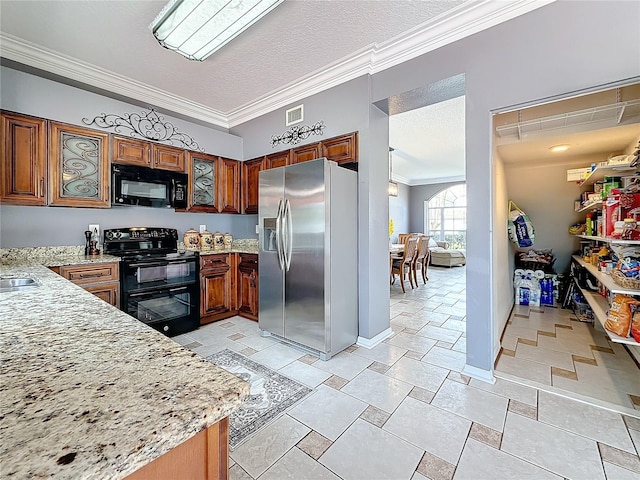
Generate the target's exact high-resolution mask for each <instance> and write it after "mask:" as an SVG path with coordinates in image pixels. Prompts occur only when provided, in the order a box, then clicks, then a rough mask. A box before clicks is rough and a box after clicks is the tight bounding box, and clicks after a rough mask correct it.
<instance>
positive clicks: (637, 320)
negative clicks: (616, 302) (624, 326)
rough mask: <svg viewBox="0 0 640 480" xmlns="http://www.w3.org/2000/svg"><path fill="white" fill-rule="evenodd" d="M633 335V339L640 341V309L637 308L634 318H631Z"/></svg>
mask: <svg viewBox="0 0 640 480" xmlns="http://www.w3.org/2000/svg"><path fill="white" fill-rule="evenodd" d="M631 336H632V337H633V339H634V340H635V341H636V342H638V343H640V309H636V310H635V312H633V319H632V320H631Z"/></svg>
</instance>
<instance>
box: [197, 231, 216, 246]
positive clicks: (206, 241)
mask: <svg viewBox="0 0 640 480" xmlns="http://www.w3.org/2000/svg"><path fill="white" fill-rule="evenodd" d="M212 248H213V234H212V233H211V232H209V231H207V230H205V231H204V232H202V233H201V234H200V249H202V250H211V249H212Z"/></svg>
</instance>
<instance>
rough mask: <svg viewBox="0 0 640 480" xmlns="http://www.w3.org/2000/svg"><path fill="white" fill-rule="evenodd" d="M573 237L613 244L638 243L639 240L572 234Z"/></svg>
mask: <svg viewBox="0 0 640 480" xmlns="http://www.w3.org/2000/svg"><path fill="white" fill-rule="evenodd" d="M574 237H579V238H584V239H586V240H594V241H596V242H604V243H613V244H615V245H640V240H622V239H620V238H611V237H596V236H594V235H574Z"/></svg>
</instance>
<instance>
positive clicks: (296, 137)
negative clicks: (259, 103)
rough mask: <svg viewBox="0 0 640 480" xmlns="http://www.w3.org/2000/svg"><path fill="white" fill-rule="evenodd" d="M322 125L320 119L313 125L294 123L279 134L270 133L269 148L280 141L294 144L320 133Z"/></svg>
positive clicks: (323, 125)
mask: <svg viewBox="0 0 640 480" xmlns="http://www.w3.org/2000/svg"><path fill="white" fill-rule="evenodd" d="M324 127H325V124H324V121H322V120H320V121H319V122H316V123H314V124H313V125H294V126H292V127H289V130H288V131H286V132H284V133H283V134H282V135H280V136H276V135H271V148H275V147H276V146H277V145H279V144H280V143H290V144H291V145H295V144H297V143H300V142H301V141H302V140H304V139H306V138H309V137H310V136H311V135H322V131H323V130H324Z"/></svg>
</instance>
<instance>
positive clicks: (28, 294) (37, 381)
mask: <svg viewBox="0 0 640 480" xmlns="http://www.w3.org/2000/svg"><path fill="white" fill-rule="evenodd" d="M58 261H59V260H58ZM3 263H5V265H0V275H1V276H29V277H32V278H35V279H36V280H37V281H38V282H39V283H40V286H38V287H32V288H29V289H24V290H21V291H14V292H2V293H0V319H1V320H0V321H1V322H2V330H1V331H0V364H1V365H2V372H1V373H0V412H2V417H1V419H0V458H1V459H2V460H1V461H0V478H16V479H18V478H19V479H22V478H41V477H53V478H61V479H79V478H100V479H120V478H124V477H126V476H127V475H129V474H131V473H133V472H134V471H136V470H138V469H139V468H141V467H142V466H144V465H146V464H148V463H149V462H151V461H153V460H154V459H156V458H157V457H159V456H160V455H162V454H164V453H166V452H168V451H169V450H171V449H173V448H175V447H176V446H178V445H179V444H181V443H183V442H184V441H186V440H188V439H189V438H191V437H193V436H194V435H195V434H196V433H198V432H200V431H202V430H203V429H205V428H207V427H209V426H211V425H213V424H214V423H216V422H217V421H219V420H221V419H222V418H224V417H226V416H228V415H230V414H231V413H233V412H234V411H235V410H236V409H237V408H238V407H239V406H240V404H241V403H242V402H243V401H244V400H245V399H246V398H247V396H248V394H249V386H248V384H247V383H246V382H244V381H242V380H240V379H239V378H237V377H235V376H234V375H231V374H230V373H228V372H226V371H225V370H222V369H221V368H219V367H217V366H215V365H213V364H212V363H210V362H208V361H206V360H205V359H204V358H202V357H200V356H199V355H198V354H196V353H193V352H191V351H189V350H187V349H185V348H184V347H182V346H180V345H179V344H177V343H176V342H174V341H173V340H171V339H170V338H168V337H165V336H164V335H162V334H161V333H159V332H157V331H155V330H153V329H152V328H150V327H148V326H146V325H144V324H143V323H142V322H139V321H138V320H135V319H134V318H132V317H130V316H129V315H127V314H126V313H123V312H121V311H120V310H118V309H116V308H115V307H113V306H111V305H109V304H107V303H106V302H103V301H102V300H100V299H99V298H97V297H95V296H93V295H92V294H91V293H89V292H87V291H85V290H84V289H82V288H80V287H79V286H76V285H74V284H72V283H71V282H69V281H67V280H65V279H64V278H62V277H61V276H59V275H57V274H55V273H53V272H52V271H50V270H49V269H48V268H46V266H43V265H34V264H33V263H19V262H17V261H16V260H13V261H11V262H9V263H10V264H9V265H7V264H6V263H8V262H3ZM73 263H77V262H76V261H75V260H74V262H73Z"/></svg>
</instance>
